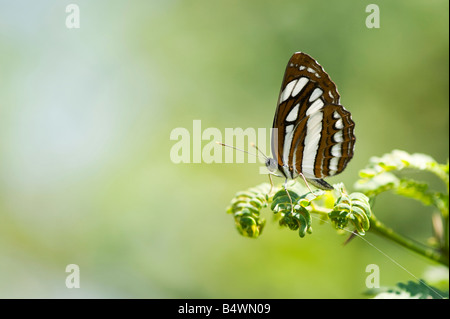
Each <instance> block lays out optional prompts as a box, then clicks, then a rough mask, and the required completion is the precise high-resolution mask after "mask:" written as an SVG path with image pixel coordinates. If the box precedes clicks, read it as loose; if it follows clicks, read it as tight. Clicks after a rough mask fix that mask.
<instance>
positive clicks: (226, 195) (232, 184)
mask: <svg viewBox="0 0 450 319" xmlns="http://www.w3.org/2000/svg"><path fill="white" fill-rule="evenodd" d="M70 3H75V4H77V5H78V6H79V8H80V23H81V27H80V28H79V29H68V28H66V25H65V20H66V17H67V16H68V13H66V11H65V9H66V6H67V5H68V4H70ZM370 3H376V4H377V5H378V6H379V8H380V18H381V25H380V28H379V29H368V28H367V27H366V25H365V20H366V17H367V16H368V14H369V13H366V12H365V9H366V6H367V5H368V4H370ZM448 18H449V17H448V1H445V0H442V1H425V0H423V1H406V0H405V1H394V2H393V1H355V0H351V1H350V0H346V1H317V0H314V1H312V0H311V1H298V0H297V1H295V0H292V1H256V0H253V1H234V0H233V1H208V0H192V1H181V0H179V1H177V0H170V1H162V0H161V1H156V0H152V1H132V2H130V1H123V0H122V1H119V0H116V1H106V0H98V1H86V0H77V1H75V0H73V1H55V0H53V1H50V0H48V1H31V0H27V1H24V0H18V1H4V0H1V1H0V112H1V116H0V151H1V160H0V297H2V298H26V297H31V298H38V297H39V298H58V297H59V298H80V297H85V298H112V297H115V298H363V297H364V296H363V295H362V292H364V291H365V290H366V287H365V279H366V277H367V275H368V273H366V272H365V269H366V266H367V265H368V264H377V265H378V266H379V267H380V275H381V278H380V280H381V284H382V285H385V286H390V285H394V284H396V283H397V282H399V281H408V280H414V278H412V277H411V275H410V274H409V273H408V272H406V271H405V270H403V269H401V268H400V267H398V266H397V265H395V264H394V263H392V262H391V261H390V260H389V259H388V258H386V257H385V256H384V255H383V254H381V253H380V252H378V251H377V250H376V249H374V248H373V247H371V246H370V245H368V244H367V243H365V242H363V241H362V240H360V239H355V240H353V241H352V242H351V244H349V245H347V246H343V245H342V243H343V242H344V241H345V238H346V237H345V236H340V235H338V234H337V233H336V231H335V230H333V229H332V227H330V226H329V225H319V223H317V222H316V223H315V224H314V225H313V228H314V232H313V234H312V235H307V236H306V237H305V238H303V239H300V238H299V237H298V234H297V233H296V232H291V231H288V230H287V229H284V228H283V229H280V228H279V226H278V225H277V224H276V223H274V222H271V220H272V219H271V214H272V213H271V212H270V211H269V210H268V209H267V210H265V211H264V212H263V214H265V217H266V218H267V220H268V222H267V225H266V228H265V230H264V232H263V234H262V235H261V237H260V238H258V239H256V240H253V239H248V238H244V237H241V236H240V235H239V234H238V233H237V231H236V229H235V227H234V221H233V218H232V216H230V215H227V214H226V213H225V210H226V207H227V206H228V204H229V202H230V200H231V198H232V197H233V196H234V194H235V193H236V192H238V191H240V190H245V189H247V188H249V187H252V186H254V185H257V184H259V183H262V182H266V181H267V180H268V179H267V176H264V175H260V174H259V167H260V164H259V163H256V164H255V163H253V164H252V163H245V164H217V163H215V164H205V163H201V164H193V163H191V164H174V163H172V162H171V160H170V155H169V154H170V149H171V147H172V146H173V145H174V144H175V141H171V140H170V138H169V136H170V132H171V131H172V130H173V129H174V128H176V127H184V128H187V129H188V130H189V131H190V132H191V134H192V123H193V122H192V121H193V120H195V119H198V120H201V121H202V129H205V128H208V127H216V128H218V129H219V130H220V131H221V132H222V133H223V132H224V130H225V128H235V127H242V128H248V127H251V128H260V127H267V128H269V127H270V126H271V124H272V120H273V115H274V112H275V107H276V101H277V97H278V93H279V89H280V85H281V80H282V77H283V74H284V68H285V66H286V63H287V61H288V59H289V58H290V56H291V54H292V53H293V52H295V51H303V52H307V53H309V54H310V55H312V56H313V57H314V58H316V59H317V60H318V61H319V63H320V64H321V65H322V66H323V67H324V68H325V70H326V71H327V72H328V73H329V74H330V76H331V78H332V79H333V80H334V82H335V83H336V84H337V86H338V89H339V92H340V94H341V103H342V104H343V105H344V106H345V107H346V108H347V109H348V110H349V111H351V112H352V115H353V119H354V121H355V123H356V136H357V143H356V150H355V157H354V159H353V160H352V162H351V163H350V165H349V166H348V168H347V169H346V170H345V172H344V173H342V174H341V175H339V176H337V177H334V178H332V179H329V182H331V183H334V182H340V181H342V182H344V183H345V184H346V185H347V187H348V188H349V189H350V190H352V189H353V183H354V182H355V181H356V180H357V178H358V170H359V169H361V168H363V167H364V166H365V165H366V164H367V162H368V160H369V158H370V157H371V156H381V155H382V154H384V153H386V152H390V151H391V150H393V149H402V150H405V151H408V152H411V153H414V152H423V153H427V154H429V155H431V156H433V157H434V158H435V159H436V160H438V161H439V162H445V161H446V160H447V158H448V154H449V145H448V143H449V138H448V133H449V121H448V117H449V108H448V85H449V83H448V82H449V81H448V70H449V65H448V54H449V42H448V27H449V22H448V21H449V19H448ZM269 142H270V141H269V139H267V143H268V144H269ZM207 143H208V141H203V144H202V145H203V146H204V145H206V144H207ZM191 148H192V145H191ZM191 156H192V155H191ZM191 158H192V157H191ZM414 177H416V178H418V179H423V180H427V181H429V182H430V183H432V184H433V185H435V186H436V187H438V188H439V187H442V186H441V185H440V184H439V183H438V182H437V181H436V180H435V179H433V177H429V176H428V175H423V176H422V175H415V176H414ZM278 182H282V181H281V180H278ZM374 212H375V213H376V214H377V216H378V217H379V218H380V219H381V220H383V221H384V222H385V223H386V224H388V225H389V226H391V227H393V228H394V229H396V230H397V231H398V232H400V233H402V234H404V235H407V236H411V237H413V238H416V239H418V240H422V241H426V239H427V238H428V237H429V236H430V235H431V222H430V216H431V213H432V210H431V209H430V208H428V207H424V206H422V205H421V204H418V203H416V202H413V201H411V200H407V199H401V198H400V199H399V198H398V197H395V196H394V195H390V194H383V195H381V196H380V197H379V198H378V200H377V203H376V207H375V208H374ZM366 238H367V239H368V240H369V241H370V242H371V243H373V244H374V245H376V246H377V247H378V248H379V249H381V250H382V251H383V252H385V253H387V254H388V255H390V256H391V257H392V258H394V259H395V260H396V261H397V262H399V263H400V264H401V265H402V266H404V267H405V268H406V269H407V270H408V271H410V272H411V273H413V274H414V275H415V276H417V277H421V276H422V274H423V272H424V271H425V270H426V269H427V267H429V266H430V265H431V263H430V262H428V261H427V260H424V259H423V258H421V257H419V256H417V255H415V254H413V253H411V252H409V251H405V250H404V249H402V248H400V247H399V246H397V245H396V244H394V243H391V242H387V241H386V240H384V239H382V238H377V237H376V236H373V235H371V234H368V235H367V236H366ZM68 264H77V265H78V266H79V267H80V272H81V273H80V274H81V279H80V285H81V288H79V289H68V288H66V286H65V279H66V276H67V275H68V273H66V272H65V268H66V266H67V265H68Z"/></svg>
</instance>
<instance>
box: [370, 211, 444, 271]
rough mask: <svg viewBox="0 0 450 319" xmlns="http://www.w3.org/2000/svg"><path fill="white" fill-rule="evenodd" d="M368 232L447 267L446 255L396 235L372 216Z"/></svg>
mask: <svg viewBox="0 0 450 319" xmlns="http://www.w3.org/2000/svg"><path fill="white" fill-rule="evenodd" d="M369 231H372V232H374V233H376V234H378V235H381V236H383V237H385V238H387V239H390V240H392V241H395V242H396V243H398V244H400V245H402V246H403V247H406V248H408V249H410V250H412V251H415V252H416V253H418V254H420V255H422V256H425V257H427V258H429V259H431V260H433V261H436V262H438V263H441V264H443V265H445V266H447V267H448V266H449V259H448V254H446V255H444V254H442V253H441V252H439V251H438V250H436V249H433V248H431V247H428V246H425V245H423V244H421V243H418V242H416V241H414V240H412V239H409V238H406V237H403V236H401V235H399V234H397V233H396V232H395V231H394V230H392V229H391V228H389V227H387V226H386V225H384V224H383V223H382V222H380V221H379V220H378V219H377V218H376V217H375V216H374V215H372V216H371V217H370V229H369Z"/></svg>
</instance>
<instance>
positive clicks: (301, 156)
mask: <svg viewBox="0 0 450 319" xmlns="http://www.w3.org/2000/svg"><path fill="white" fill-rule="evenodd" d="M354 128H355V123H354V122H353V120H352V116H351V114H350V112H349V111H347V110H346V109H345V108H344V107H343V106H342V105H341V104H340V96H339V93H338V91H337V88H336V85H335V84H334V82H333V81H332V80H331V79H330V77H329V75H328V74H327V73H326V72H325V70H324V69H323V68H322V66H320V64H319V63H317V61H316V60H314V59H313V58H312V57H311V56H309V55H308V54H306V53H302V52H296V53H294V55H293V56H292V57H291V59H290V60H289V62H288V65H287V67H286V71H285V74H284V78H283V82H282V84H281V90H280V94H279V97H278V104H277V109H276V112H275V117H274V120H273V127H272V141H271V147H272V155H273V158H267V159H266V161H265V164H266V166H267V168H268V170H269V172H270V174H273V175H277V176H280V177H285V183H284V188H285V189H286V183H287V181H288V180H293V179H295V178H297V177H298V176H301V177H302V178H303V179H304V181H305V183H306V185H307V186H308V183H307V181H308V182H309V183H310V184H312V185H314V186H316V187H317V188H320V189H324V190H332V189H333V187H332V186H331V185H330V184H328V183H327V182H326V181H325V180H323V178H325V177H328V176H333V175H336V174H339V173H341V172H342V171H343V170H344V169H345V167H346V166H347V164H348V162H349V161H350V160H351V159H352V157H353V152H354V147H355V140H356V138H355V135H354ZM308 188H309V186H308ZM286 192H287V190H286ZM287 194H288V195H289V193H287ZM289 197H290V196H289ZM291 204H292V201H291Z"/></svg>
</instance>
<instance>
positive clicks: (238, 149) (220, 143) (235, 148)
mask: <svg viewBox="0 0 450 319" xmlns="http://www.w3.org/2000/svg"><path fill="white" fill-rule="evenodd" d="M216 143H217V144H219V145H222V146H225V147H229V148H232V149H234V150H237V151H241V152H244V153H247V154H250V155H253V156H256V157H259V155H258V154H253V153H250V152H249V151H246V150H242V149H240V148H237V147H234V146H231V145H227V144H225V143H222V142H216ZM252 144H253V143H252ZM263 155H264V154H263ZM264 157H265V156H264ZM265 158H266V159H267V157H265Z"/></svg>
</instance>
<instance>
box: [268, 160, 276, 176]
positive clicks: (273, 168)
mask: <svg viewBox="0 0 450 319" xmlns="http://www.w3.org/2000/svg"><path fill="white" fill-rule="evenodd" d="M266 167H267V169H268V170H269V172H270V173H276V172H277V171H278V163H277V161H276V160H275V159H274V158H266Z"/></svg>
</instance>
